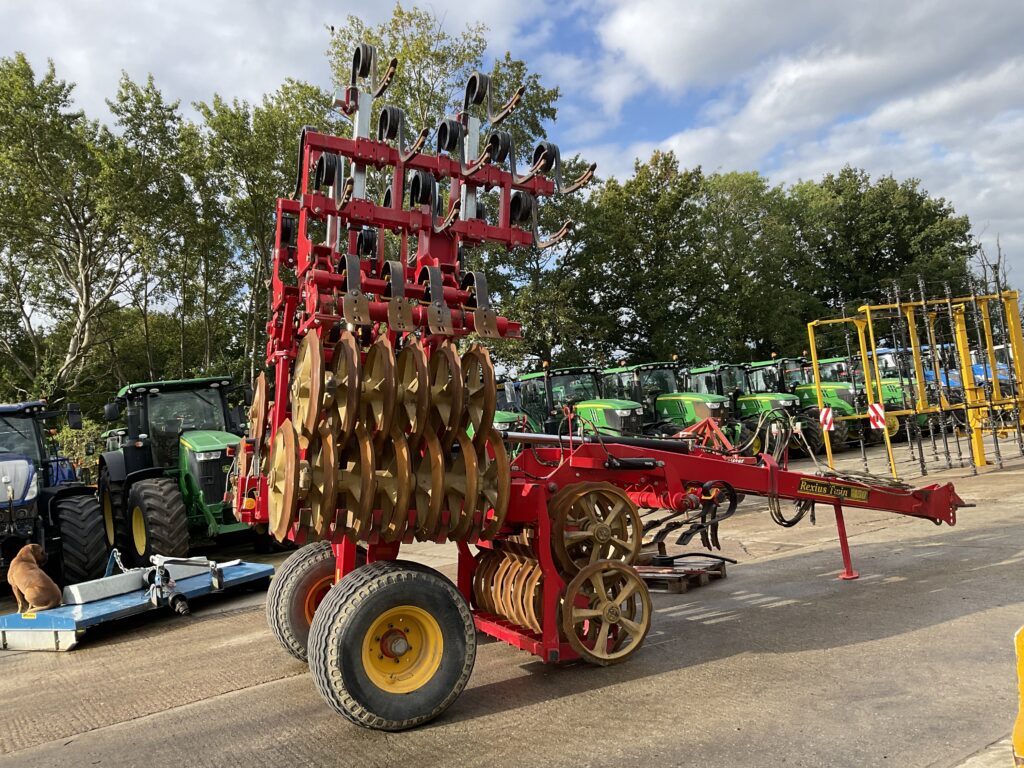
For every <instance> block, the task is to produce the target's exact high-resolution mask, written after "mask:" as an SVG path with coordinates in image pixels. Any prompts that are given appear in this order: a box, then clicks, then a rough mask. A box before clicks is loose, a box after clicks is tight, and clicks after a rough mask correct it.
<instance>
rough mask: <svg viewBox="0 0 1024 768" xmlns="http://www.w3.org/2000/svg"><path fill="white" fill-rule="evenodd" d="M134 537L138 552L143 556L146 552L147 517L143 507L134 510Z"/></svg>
mask: <svg viewBox="0 0 1024 768" xmlns="http://www.w3.org/2000/svg"><path fill="white" fill-rule="evenodd" d="M132 538H133V539H134V540H135V551H136V553H138V555H139V557H142V555H144V554H146V518H145V517H144V516H143V514H142V507H135V508H134V509H133V510H132Z"/></svg>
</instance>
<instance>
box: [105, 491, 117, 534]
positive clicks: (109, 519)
mask: <svg viewBox="0 0 1024 768" xmlns="http://www.w3.org/2000/svg"><path fill="white" fill-rule="evenodd" d="M103 527H104V528H106V529H107V544H109V545H110V546H111V547H112V546H114V544H115V543H116V542H115V541H114V504H113V502H111V501H110V494H109V493H104V494H103Z"/></svg>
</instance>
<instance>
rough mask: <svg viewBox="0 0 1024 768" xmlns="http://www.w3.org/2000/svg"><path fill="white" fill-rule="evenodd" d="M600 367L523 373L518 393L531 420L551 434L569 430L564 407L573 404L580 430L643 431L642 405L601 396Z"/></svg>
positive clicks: (640, 432)
mask: <svg viewBox="0 0 1024 768" xmlns="http://www.w3.org/2000/svg"><path fill="white" fill-rule="evenodd" d="M600 373H601V371H600V369H599V368H595V367H592V366H581V367H576V368H558V369H556V370H549V369H547V368H545V369H544V370H543V371H537V372H536V373H528V374H526V375H525V376H521V377H520V378H519V380H518V382H519V388H520V389H519V396H520V400H521V403H522V408H523V410H524V411H525V412H526V414H527V416H528V417H529V418H530V420H531V422H532V423H533V424H535V425H537V426H539V427H540V428H541V431H543V432H547V433H550V434H558V433H559V432H567V431H568V426H567V425H566V424H565V418H564V415H563V414H564V410H563V409H564V408H567V407H568V408H572V411H573V413H574V414H575V415H576V417H577V421H578V426H575V427H574V429H575V430H578V431H580V432H586V433H590V434H593V433H594V432H597V433H600V434H603V435H619V436H621V435H626V436H630V435H642V434H643V431H644V419H643V406H641V405H640V403H637V402H634V401H632V400H616V399H610V398H602V397H601V386H600Z"/></svg>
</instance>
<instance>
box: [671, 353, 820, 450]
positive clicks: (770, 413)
mask: <svg viewBox="0 0 1024 768" xmlns="http://www.w3.org/2000/svg"><path fill="white" fill-rule="evenodd" d="M689 381H690V388H691V389H692V390H694V391H695V392H703V391H708V392H714V393H715V394H717V395H722V396H724V397H728V398H729V400H730V402H731V404H732V412H733V414H735V416H736V418H738V419H739V420H740V421H741V422H742V423H743V425H744V426H745V427H746V428H747V429H749V430H750V431H752V432H756V433H757V435H758V437H759V438H760V440H761V442H762V443H763V445H765V446H768V445H774V443H775V441H774V440H773V439H772V435H771V434H769V423H768V422H769V421H771V420H773V419H778V418H786V419H793V420H796V421H797V422H798V423H799V424H800V427H801V429H802V428H803V426H804V423H805V421H806V419H801V418H799V417H798V405H799V402H800V401H799V399H798V398H797V397H796V395H794V394H792V393H790V392H782V391H779V390H780V385H779V384H778V382H777V381H775V380H774V379H773V378H771V375H770V374H768V378H766V377H765V375H763V374H762V373H761V372H756V373H755V372H754V371H753V370H752V369H751V366H749V365H740V364H733V363H724V364H720V365H711V366H704V367H702V368H691V369H690V370H689ZM814 426H819V425H817V422H816V421H815V423H814ZM814 426H811V427H810V429H811V431H813V429H814ZM819 432H820V426H819ZM794 440H796V438H794ZM794 445H795V446H796V447H798V448H799V447H802V443H799V442H798V441H797V442H794ZM812 445H813V444H812ZM774 447H775V448H776V449H777V450H774V451H772V452H773V453H779V454H781V451H782V447H783V446H774Z"/></svg>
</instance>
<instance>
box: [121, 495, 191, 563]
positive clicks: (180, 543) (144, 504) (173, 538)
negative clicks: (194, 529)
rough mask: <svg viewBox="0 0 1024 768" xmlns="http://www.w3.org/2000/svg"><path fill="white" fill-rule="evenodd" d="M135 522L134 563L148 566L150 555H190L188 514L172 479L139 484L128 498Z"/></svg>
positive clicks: (133, 535) (133, 522) (133, 530)
mask: <svg viewBox="0 0 1024 768" xmlns="http://www.w3.org/2000/svg"><path fill="white" fill-rule="evenodd" d="M128 509H129V510H130V512H131V521H132V537H131V538H132V546H131V547H130V548H129V550H130V552H131V555H132V560H134V562H135V563H137V564H139V565H147V564H148V563H149V558H150V555H165V556H167V557H185V556H186V555H187V554H188V512H187V511H186V510H185V500H184V499H182V497H181V491H180V490H178V483H177V481H176V480H175V479H174V478H172V477H154V478H150V479H148V480H139V481H138V482H137V483H135V484H134V485H133V486H132V489H131V491H130V492H129V494H128Z"/></svg>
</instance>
